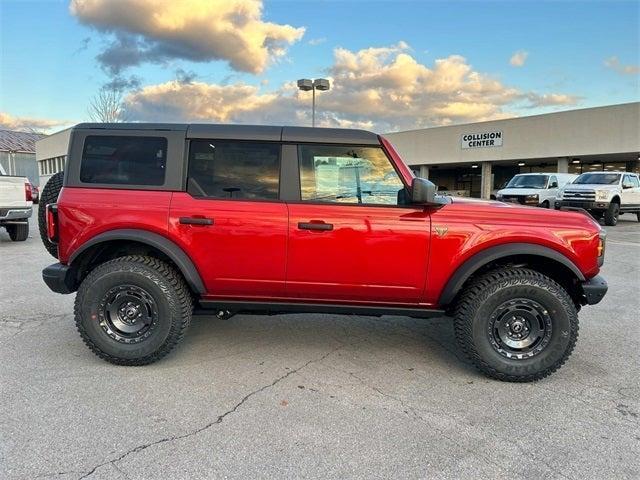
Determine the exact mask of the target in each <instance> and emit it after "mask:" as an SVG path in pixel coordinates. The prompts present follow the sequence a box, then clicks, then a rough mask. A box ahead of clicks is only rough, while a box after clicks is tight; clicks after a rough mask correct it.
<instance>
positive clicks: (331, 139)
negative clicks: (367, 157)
mask: <svg viewBox="0 0 640 480" xmlns="http://www.w3.org/2000/svg"><path fill="white" fill-rule="evenodd" d="M74 129H78V130H137V131H145V130H147V131H151V130H154V131H179V132H186V137H187V138H216V139H230V140H231V139H233V140H262V141H273V142H279V141H283V142H301V143H352V144H358V145H379V144H380V141H379V139H378V135H377V134H375V133H373V132H368V131H366V130H353V129H346V128H312V127H286V126H270V125H223V124H214V123H190V124H187V123H79V124H78V125H76V126H75V127H74Z"/></svg>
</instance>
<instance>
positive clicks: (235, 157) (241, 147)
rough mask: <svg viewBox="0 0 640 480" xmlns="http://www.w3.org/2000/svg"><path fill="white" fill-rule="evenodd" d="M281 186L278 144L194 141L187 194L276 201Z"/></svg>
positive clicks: (190, 152) (191, 149)
mask: <svg viewBox="0 0 640 480" xmlns="http://www.w3.org/2000/svg"><path fill="white" fill-rule="evenodd" d="M279 184H280V145H278V144H275V143H257V142H234V141H214V140H195V141H192V142H191V147H190V150H189V184H188V191H189V193H190V194H191V195H193V196H196V197H212V198H244V199H253V200H275V199H277V198H278V190H279Z"/></svg>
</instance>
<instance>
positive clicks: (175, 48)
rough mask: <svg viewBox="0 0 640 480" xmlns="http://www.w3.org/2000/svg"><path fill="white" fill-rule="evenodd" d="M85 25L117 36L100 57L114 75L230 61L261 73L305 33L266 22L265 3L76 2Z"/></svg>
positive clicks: (76, 12)
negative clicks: (152, 66)
mask: <svg viewBox="0 0 640 480" xmlns="http://www.w3.org/2000/svg"><path fill="white" fill-rule="evenodd" d="M69 9H70V11H71V13H72V14H73V15H75V16H76V17H77V18H78V19H79V20H80V21H81V22H82V23H84V24H87V25H89V26H91V27H93V28H95V29H97V30H99V31H101V32H105V33H110V34H113V35H114V38H113V41H112V43H111V44H110V45H109V46H108V47H107V48H106V49H105V50H104V51H103V52H102V53H101V54H100V55H99V56H98V60H99V61H100V63H101V64H102V66H103V67H104V68H105V69H106V70H107V71H108V72H109V73H111V74H114V75H115V74H119V73H120V72H121V71H122V70H123V69H125V68H127V67H129V66H133V65H138V64H140V63H144V62H154V63H162V62H166V61H167V60H170V59H174V58H178V59H186V60H191V61H196V62H207V61H211V60H225V61H227V62H229V64H230V65H231V67H232V68H233V69H235V70H238V71H243V72H250V73H260V72H262V71H264V70H265V68H266V67H267V65H268V64H269V62H270V61H272V60H274V59H276V58H278V57H282V56H284V55H285V53H286V50H287V47H288V46H289V45H290V44H292V43H294V42H296V41H298V40H300V38H302V36H303V34H304V28H295V27H292V26H290V25H281V24H277V23H273V22H266V21H264V20H263V19H262V0H72V1H71V4H70V6H69Z"/></svg>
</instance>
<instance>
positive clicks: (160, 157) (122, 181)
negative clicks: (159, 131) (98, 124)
mask: <svg viewBox="0 0 640 480" xmlns="http://www.w3.org/2000/svg"><path fill="white" fill-rule="evenodd" d="M166 162H167V139H166V138H164V137H128V136H97V135H96V136H94V135H90V136H88V137H87V138H86V139H85V141H84V149H83V151H82V164H81V166H80V181H81V182H84V183H106V184H113V185H162V184H163V183H164V177H165V169H166Z"/></svg>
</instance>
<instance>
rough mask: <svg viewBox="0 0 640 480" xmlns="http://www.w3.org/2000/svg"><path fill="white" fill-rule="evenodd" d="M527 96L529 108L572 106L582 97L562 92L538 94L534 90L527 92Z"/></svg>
mask: <svg viewBox="0 0 640 480" xmlns="http://www.w3.org/2000/svg"><path fill="white" fill-rule="evenodd" d="M526 98H527V100H529V102H530V103H529V105H528V106H527V107H528V108H539V107H561V106H572V105H577V104H578V102H579V101H580V100H581V99H582V97H579V96H577V95H565V94H561V93H544V94H538V93H534V92H529V93H527V94H526Z"/></svg>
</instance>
